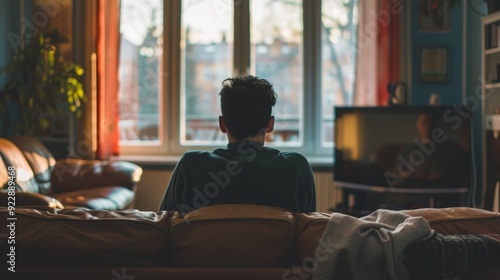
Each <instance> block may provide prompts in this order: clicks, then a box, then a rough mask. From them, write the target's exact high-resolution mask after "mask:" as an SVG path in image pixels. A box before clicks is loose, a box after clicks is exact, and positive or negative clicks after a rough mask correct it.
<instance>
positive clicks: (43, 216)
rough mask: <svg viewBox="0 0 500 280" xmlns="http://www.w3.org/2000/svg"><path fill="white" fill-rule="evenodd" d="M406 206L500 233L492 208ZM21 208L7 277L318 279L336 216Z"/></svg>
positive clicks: (447, 230) (434, 220) (7, 236)
mask: <svg viewBox="0 0 500 280" xmlns="http://www.w3.org/2000/svg"><path fill="white" fill-rule="evenodd" d="M405 212H406V213H407V214H409V215H411V216H422V217H424V218H425V219H427V220H428V221H429V223H430V225H431V227H432V228H433V229H434V230H435V231H437V232H440V233H442V234H458V233H500V215H499V214H498V213H492V212H488V211H485V210H480V209H473V208H446V209H430V208H429V209H417V210H408V211H405ZM14 214H15V215H14V216H11V215H9V210H8V209H5V208H3V209H0V221H1V223H0V279H51V280H53V279H106V280H109V279H115V280H120V279H128V280H132V279H135V280H140V279H288V280H292V279H293V280H297V279H301V280H303V279H311V267H312V266H313V265H314V249H315V248H316V246H317V245H318V242H319V240H320V237H321V236H322V233H323V231H324V230H325V226H326V224H327V222H328V220H329V214H327V213H292V212H289V211H287V210H284V209H281V208H275V207H268V206H259V205H214V206H209V207H206V208H202V209H199V210H196V211H193V212H191V213H189V214H182V213H178V212H146V211H139V210H125V211H95V210H88V209H76V208H75V209H62V210H61V209H59V210H58V209H53V208H47V207H45V208H36V209H27V208H16V209H15V213H14ZM13 217H15V218H16V220H12V221H11V220H9V218H13ZM12 222H14V226H10V227H9V226H8V225H10V224H8V223H12ZM11 239H12V240H15V244H14V246H15V247H10V246H12V245H9V244H8V242H9V240H11ZM9 254H10V255H11V256H9ZM8 261H11V262H12V261H13V263H9V262H8ZM11 265H15V273H13V272H10V271H8V268H9V267H11ZM470 279H475V280H477V279H479V280H481V279H500V267H498V266H496V267H485V268H481V269H477V270H475V271H473V273H472V275H470Z"/></svg>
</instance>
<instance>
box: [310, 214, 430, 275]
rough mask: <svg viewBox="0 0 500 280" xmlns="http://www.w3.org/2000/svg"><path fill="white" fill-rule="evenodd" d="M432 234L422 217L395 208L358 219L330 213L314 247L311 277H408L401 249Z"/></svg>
mask: <svg viewBox="0 0 500 280" xmlns="http://www.w3.org/2000/svg"><path fill="white" fill-rule="evenodd" d="M432 234H433V231H432V230H431V228H430V226H429V223H428V222H427V221H426V220H425V219H424V218H422V217H411V216H408V215H406V214H403V213H400V212H397V211H391V210H384V209H380V210H377V211H375V212H373V213H372V214H370V215H369V216H366V217H363V218H360V219H357V218H355V217H352V216H348V215H343V214H340V213H333V214H332V215H331V217H330V221H329V222H328V224H327V226H326V229H325V232H324V233H323V236H322V238H321V240H320V242H319V245H318V247H317V248H316V251H315V259H316V267H315V270H314V272H313V279H321V280H323V279H362V280H365V279H370V280H371V279H409V275H408V273H407V271H406V268H405V266H404V263H403V251H404V249H405V248H406V247H407V246H408V245H410V244H412V243H414V242H416V241H418V240H422V239H424V238H428V237H429V236H431V235H432ZM421 279H425V278H421Z"/></svg>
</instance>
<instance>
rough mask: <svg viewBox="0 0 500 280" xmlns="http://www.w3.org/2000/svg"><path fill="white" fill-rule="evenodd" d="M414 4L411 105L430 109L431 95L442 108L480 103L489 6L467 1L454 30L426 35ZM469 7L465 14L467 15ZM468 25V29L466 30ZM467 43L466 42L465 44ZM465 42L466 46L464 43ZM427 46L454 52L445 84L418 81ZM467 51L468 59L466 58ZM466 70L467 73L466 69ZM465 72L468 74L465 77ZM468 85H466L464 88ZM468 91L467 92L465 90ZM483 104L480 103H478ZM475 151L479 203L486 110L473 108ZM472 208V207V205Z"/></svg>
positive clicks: (457, 11) (455, 14)
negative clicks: (484, 25)
mask: <svg viewBox="0 0 500 280" xmlns="http://www.w3.org/2000/svg"><path fill="white" fill-rule="evenodd" d="M420 2H421V1H411V4H410V5H411V6H410V7H411V20H410V22H411V36H410V37H411V46H412V52H413V53H412V66H411V68H412V69H411V71H412V75H411V78H412V83H411V84H412V86H411V91H410V93H411V98H410V101H411V103H410V104H411V105H427V104H429V99H430V95H431V93H437V94H439V97H440V103H441V104H442V105H454V104H464V103H465V102H466V101H467V100H476V101H478V100H477V99H478V98H477V97H475V94H476V93H478V90H479V92H480V90H481V86H482V85H481V82H480V79H481V76H482V65H481V63H482V60H481V57H482V42H481V41H482V37H481V31H482V27H481V17H482V16H484V14H485V13H486V5H483V6H482V7H477V6H476V7H475V9H473V8H471V6H470V3H469V1H467V0H463V1H461V3H460V4H458V5H457V6H455V7H454V8H453V9H452V10H451V14H450V28H449V31H444V32H423V31H420V30H419V27H418V26H419V25H418V23H419V21H418V20H419V19H418V14H419V4H420ZM464 6H465V12H464ZM464 23H465V26H466V27H465V28H464ZM464 39H465V40H464ZM464 41H465V42H464ZM423 46H438V47H446V48H448V50H449V51H450V58H451V59H450V66H449V70H450V72H449V76H448V77H449V80H448V82H445V83H424V82H421V81H419V80H418V71H419V67H418V64H419V60H418V58H419V56H418V51H419V50H420V48H421V47H423ZM464 50H465V53H466V54H465V56H464V54H463V52H464ZM464 68H465V69H464ZM464 70H465V73H464ZM464 81H465V84H464ZM464 87H465V88H464ZM477 104H480V101H479V102H478V103H477ZM472 109H474V110H473V112H472V116H471V124H472V148H473V156H474V170H475V172H474V173H475V174H476V176H475V178H474V182H473V184H474V185H473V187H475V197H474V199H475V201H474V202H475V203H476V205H478V204H480V203H481V200H482V185H483V178H482V170H483V166H482V141H483V137H484V136H483V132H482V131H483V130H482V129H483V124H482V114H483V113H482V108H481V107H480V106H479V107H473V108H472ZM470 202H471V205H473V204H472V201H470Z"/></svg>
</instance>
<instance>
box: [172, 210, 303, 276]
mask: <svg viewBox="0 0 500 280" xmlns="http://www.w3.org/2000/svg"><path fill="white" fill-rule="evenodd" d="M294 239H295V218H294V216H293V215H292V214H291V213H290V212H288V211H286V210H283V209H281V208H275V207H266V206H260V205H245V204H234V205H230V207H228V205H214V206H211V207H206V208H201V209H199V210H195V211H193V212H190V213H189V214H187V215H185V216H179V215H177V216H175V217H174V218H173V219H172V233H171V240H172V253H171V255H170V256H171V259H170V262H171V263H172V265H174V266H180V267H235V268H236V267H285V266H286V265H287V264H288V263H289V262H290V256H291V252H292V248H293V246H292V244H293V242H294Z"/></svg>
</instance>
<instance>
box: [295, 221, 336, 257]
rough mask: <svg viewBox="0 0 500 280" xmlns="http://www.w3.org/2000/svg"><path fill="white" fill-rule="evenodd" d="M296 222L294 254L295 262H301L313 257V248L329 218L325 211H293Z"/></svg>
mask: <svg viewBox="0 0 500 280" xmlns="http://www.w3.org/2000/svg"><path fill="white" fill-rule="evenodd" d="M293 215H294V216H295V220H296V224H297V236H296V239H295V240H296V241H295V246H296V256H297V259H296V260H294V262H295V263H298V264H303V263H304V261H306V262H307V261H309V260H311V258H315V257H316V256H315V254H314V250H315V249H316V247H317V246H318V244H319V241H320V240H321V237H322V236H323V232H324V231H325V228H326V224H328V221H329V220H330V214H327V213H320V212H316V213H294V214H293Z"/></svg>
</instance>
